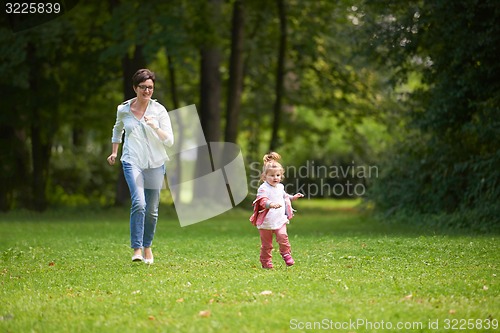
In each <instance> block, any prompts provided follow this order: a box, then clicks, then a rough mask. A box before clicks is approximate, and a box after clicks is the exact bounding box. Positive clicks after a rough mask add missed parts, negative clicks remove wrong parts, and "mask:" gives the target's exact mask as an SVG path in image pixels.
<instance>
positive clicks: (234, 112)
mask: <svg viewBox="0 0 500 333" xmlns="http://www.w3.org/2000/svg"><path fill="white" fill-rule="evenodd" d="M244 15H245V14H244V8H243V1H242V0H236V1H235V2H234V5H233V22H232V31H231V59H230V63H229V87H228V97H227V110H226V133H225V141H226V142H233V143H236V141H237V138H238V117H239V113H240V106H241V93H242V90H243V38H244V25H245V22H244Z"/></svg>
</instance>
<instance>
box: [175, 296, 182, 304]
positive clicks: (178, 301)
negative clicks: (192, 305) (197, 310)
mask: <svg viewBox="0 0 500 333" xmlns="http://www.w3.org/2000/svg"><path fill="white" fill-rule="evenodd" d="M176 302H177V303H182V302H184V298H182V297H181V298H179V299H178V300H177V301H176Z"/></svg>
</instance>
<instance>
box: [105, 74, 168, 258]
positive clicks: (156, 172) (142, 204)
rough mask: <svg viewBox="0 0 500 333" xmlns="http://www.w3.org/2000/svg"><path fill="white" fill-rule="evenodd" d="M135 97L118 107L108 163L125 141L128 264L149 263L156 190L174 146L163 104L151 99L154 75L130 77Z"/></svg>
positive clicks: (113, 159)
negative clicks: (128, 210)
mask: <svg viewBox="0 0 500 333" xmlns="http://www.w3.org/2000/svg"><path fill="white" fill-rule="evenodd" d="M132 84H133V88H134V91H135V93H136V94H137V96H136V97H134V98H132V99H130V100H128V101H126V102H124V103H122V104H121V105H119V106H118V110H117V113H116V122H115V125H114V127H113V137H112V140H111V142H112V144H113V148H112V153H111V155H109V157H108V163H109V164H110V165H114V164H115V161H116V157H117V153H118V147H119V145H120V143H122V133H123V131H124V130H125V141H124V143H123V152H122V156H121V159H120V161H121V162H122V167H123V172H124V175H125V179H126V181H127V184H128V187H129V189H130V196H131V199H132V207H131V209H130V243H131V244H130V245H131V247H132V249H134V254H133V256H132V261H138V262H141V261H143V262H145V263H147V264H152V263H153V261H154V258H153V252H152V251H151V245H152V243H153V237H154V234H155V230H156V223H157V221H158V205H159V202H160V189H161V188H162V185H163V179H164V175H165V165H164V163H165V161H167V160H168V156H167V153H166V151H165V146H167V147H170V146H172V145H173V143H174V136H173V132H172V126H171V124H170V117H169V116H168V113H167V110H166V109H165V107H164V106H163V105H161V104H160V103H158V102H156V101H155V100H152V99H151V96H152V95H153V90H154V84H155V74H154V73H153V72H151V71H150V70H149V69H140V70H138V71H137V72H136V73H135V74H134V76H133V77H132ZM143 251H144V252H143Z"/></svg>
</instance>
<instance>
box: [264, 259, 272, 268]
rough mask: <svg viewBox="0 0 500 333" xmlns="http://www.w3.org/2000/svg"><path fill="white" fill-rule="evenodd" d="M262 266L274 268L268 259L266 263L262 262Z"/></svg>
mask: <svg viewBox="0 0 500 333" xmlns="http://www.w3.org/2000/svg"><path fill="white" fill-rule="evenodd" d="M262 268H265V269H272V268H274V266H273V263H272V262H270V261H269V262H266V263H262Z"/></svg>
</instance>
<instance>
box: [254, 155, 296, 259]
mask: <svg viewBox="0 0 500 333" xmlns="http://www.w3.org/2000/svg"><path fill="white" fill-rule="evenodd" d="M280 159H281V156H280V155H279V154H278V153H276V152H271V153H269V154H266V155H264V158H263V160H264V166H263V169H262V175H261V180H262V181H263V183H262V185H260V186H259V189H258V191H257V198H256V199H255V200H254V202H253V206H254V212H253V214H252V216H251V217H250V221H251V222H252V224H253V225H254V226H256V227H257V229H259V233H260V240H261V247H260V262H261V263H262V268H273V263H272V254H271V251H272V249H273V234H275V235H276V241H277V242H278V244H279V249H280V254H281V256H282V257H283V260H284V261H285V263H286V265H287V266H292V265H293V264H294V263H295V261H294V260H293V258H292V255H291V247H290V242H289V241H288V234H287V230H286V225H287V224H288V223H289V220H290V219H291V218H292V217H293V209H292V205H291V202H290V201H291V200H296V199H298V198H302V197H303V196H304V195H303V194H301V193H297V194H295V195H293V196H292V195H289V194H287V193H286V192H285V188H284V186H283V184H282V183H281V181H282V180H283V177H284V171H285V170H284V169H283V167H282V166H281V164H280V163H279V162H278V161H279V160H280Z"/></svg>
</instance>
